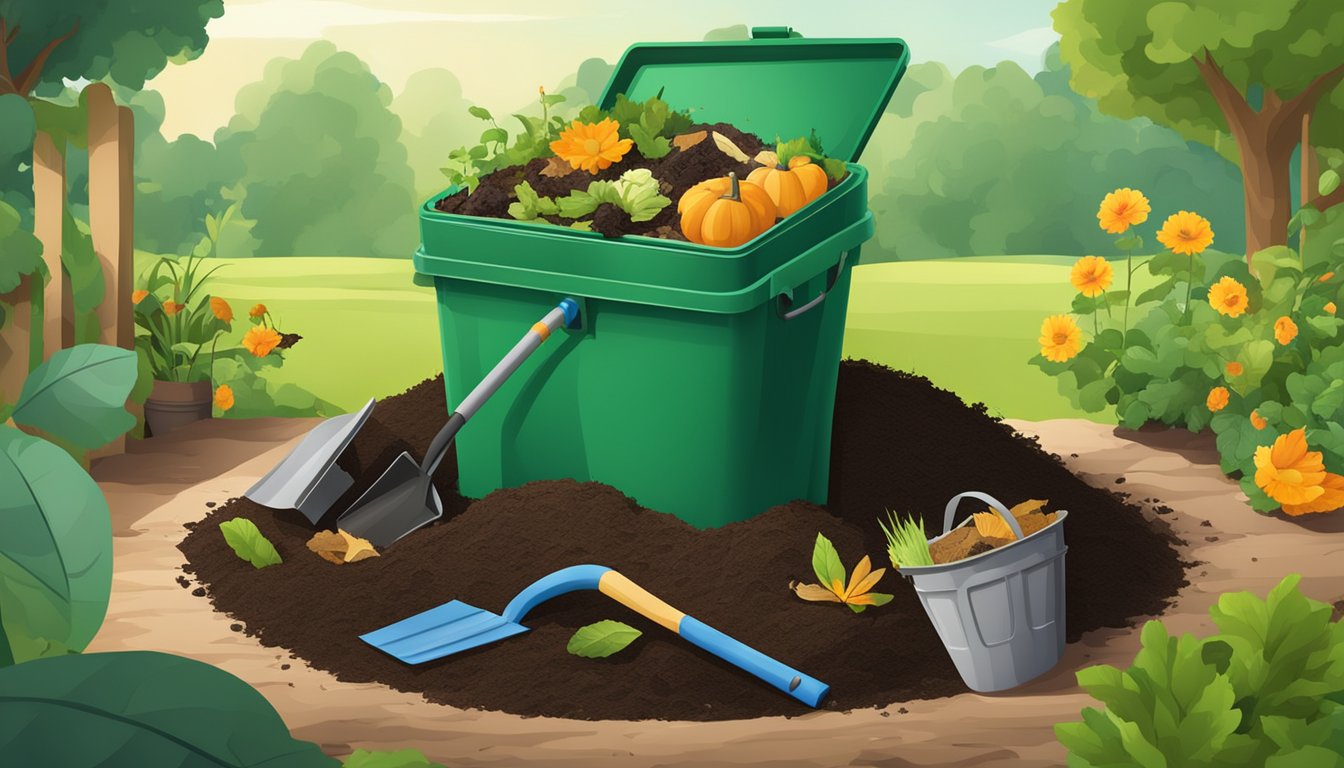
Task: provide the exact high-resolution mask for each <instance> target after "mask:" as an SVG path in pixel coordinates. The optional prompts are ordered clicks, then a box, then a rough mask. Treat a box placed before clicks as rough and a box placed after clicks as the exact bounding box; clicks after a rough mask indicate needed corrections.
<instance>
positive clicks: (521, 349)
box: [336, 298, 579, 547]
mask: <svg viewBox="0 0 1344 768" xmlns="http://www.w3.org/2000/svg"><path fill="white" fill-rule="evenodd" d="M578 316H579V304H578V302H577V301H575V300H574V299H568V298H567V299H565V300H563V301H561V302H560V304H559V306H557V307H556V308H555V309H552V310H551V311H550V312H548V313H546V316H545V317H543V318H542V319H541V320H540V321H539V322H537V323H534V324H533V325H532V328H531V329H529V330H528V332H527V333H526V334H525V335H524V336H523V338H522V339H520V340H519V341H518V343H517V344H515V345H514V346H513V349H511V350H509V352H508V354H506V355H505V356H504V358H503V359H502V360H500V361H499V362H498V363H496V364H495V367H494V368H493V369H491V371H490V373H488V374H486V376H485V378H484V379H483V380H481V383H480V384H477V385H476V388H475V389H473V390H471V392H470V393H469V394H468V395H467V397H466V399H465V400H463V401H462V403H461V404H460V405H458V406H457V409H456V410H454V411H453V412H452V414H450V415H449V416H448V422H447V423H446V424H444V425H443V428H442V429H440V430H439V432H438V434H436V435H435V436H434V440H433V441H432V442H430V444H429V449H428V450H426V451H425V458H424V460H423V461H421V462H416V460H415V459H414V458H412V457H411V454H409V453H407V452H405V451H403V452H402V453H401V455H400V456H398V457H397V458H396V459H395V460H393V462H392V464H391V465H390V466H388V468H387V469H386V470H384V472H383V474H382V476H381V477H379V478H378V480H377V481H375V482H374V484H373V485H371V486H369V489H368V490H367V491H365V492H364V493H363V495H361V496H360V497H359V499H357V500H356V501H355V503H354V504H353V505H351V506H350V508H349V509H347V510H346V511H344V512H342V513H341V516H340V517H339V518H338V519H337V521H336V527H337V528H338V529H341V530H344V531H346V532H348V533H351V534H353V535H355V536H359V537H362V538H365V539H368V540H369V541H370V542H371V543H372V544H373V545H374V546H375V547H386V546H388V545H389V544H392V543H393V542H395V541H397V540H398V539H400V538H401V537H403V536H405V535H406V534H408V533H411V532H412V531H415V530H417V529H419V528H423V527H424V526H426V525H429V524H430V523H432V522H434V521H435V520H438V519H439V518H440V517H443V500H442V499H440V498H439V492H438V490H437V489H435V488H434V484H433V483H432V482H431V481H430V478H431V477H432V476H433V474H434V470H435V469H438V466H439V462H441V461H443V457H444V455H445V454H447V452H448V446H450V445H452V443H453V439H454V438H455V437H457V433H458V430H460V429H462V426H463V425H464V424H466V423H467V421H468V420H470V419H471V417H472V416H473V415H475V413H476V411H478V410H479V409H480V407H481V406H482V405H484V404H485V401H486V400H488V399H490V396H491V395H493V394H494V393H495V392H496V391H497V390H498V389H499V388H500V386H502V385H503V384H504V382H505V381H506V380H507V379H508V378H509V376H510V375H511V374H512V373H513V372H514V371H516V370H518V366H520V365H522V363H523V361H524V360H526V359H527V358H528V356H529V355H531V354H532V353H533V352H535V351H536V349H537V347H540V346H541V344H542V342H544V341H546V339H547V338H549V337H550V335H551V332H552V331H554V330H555V329H557V328H559V327H560V326H561V325H568V326H573V325H574V324H575V322H576V321H577V319H578Z"/></svg>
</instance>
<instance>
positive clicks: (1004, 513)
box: [943, 491, 1024, 541]
mask: <svg viewBox="0 0 1344 768" xmlns="http://www.w3.org/2000/svg"><path fill="white" fill-rule="evenodd" d="M967 498H970V499H978V500H980V501H983V502H985V503H986V504H988V505H989V506H990V507H991V508H992V509H993V510H994V511H995V512H998V513H999V517H1002V518H1003V519H1004V522H1006V523H1008V527H1009V528H1011V529H1012V531H1013V535H1014V536H1016V537H1017V540H1018V541H1021V540H1022V539H1023V538H1024V537H1023V536H1022V526H1020V525H1018V524H1017V519H1016V518H1014V517H1013V513H1012V512H1009V511H1008V508H1007V507H1005V506H1004V505H1003V503H1002V502H1000V501H999V500H998V499H996V498H994V497H993V496H990V495H989V494H987V493H981V492H980V491H966V492H965V493H958V494H957V495H956V496H953V497H952V500H951V501H949V502H947V508H946V509H944V510H943V533H944V534H947V533H951V531H952V521H953V520H955V519H956V518H957V505H959V504H960V503H961V500H962V499H967Z"/></svg>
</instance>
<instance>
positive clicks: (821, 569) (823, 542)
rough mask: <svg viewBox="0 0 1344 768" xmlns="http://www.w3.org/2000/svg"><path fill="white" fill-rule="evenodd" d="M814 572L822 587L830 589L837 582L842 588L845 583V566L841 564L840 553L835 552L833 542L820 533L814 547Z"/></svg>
mask: <svg viewBox="0 0 1344 768" xmlns="http://www.w3.org/2000/svg"><path fill="white" fill-rule="evenodd" d="M812 572H813V573H815V574H817V580H818V581H819V582H820V583H821V586H823V587H826V588H828V589H829V588H831V586H832V585H833V584H835V583H836V582H837V581H838V582H840V584H841V585H842V587H843V585H844V583H845V566H844V565H843V564H842V563H841V562H840V553H838V552H836V551H835V545H834V544H832V543H831V540H830V539H828V538H826V537H825V536H823V535H821V534H820V533H818V534H817V541H816V543H814V544H813V545H812Z"/></svg>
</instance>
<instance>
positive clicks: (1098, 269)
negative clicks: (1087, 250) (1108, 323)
mask: <svg viewBox="0 0 1344 768" xmlns="http://www.w3.org/2000/svg"><path fill="white" fill-rule="evenodd" d="M1114 276H1115V270H1113V269H1111V265H1110V264H1109V263H1108V262H1107V261H1106V260H1105V259H1103V258H1101V257H1100V256H1084V257H1083V258H1081V259H1079V260H1078V261H1076V262H1074V265H1073V269H1072V270H1070V271H1069V282H1070V283H1073V287H1074V288H1077V289H1078V292H1079V293H1081V294H1083V295H1084V296H1086V297H1088V298H1089V299H1090V298H1092V297H1094V296H1100V295H1101V293H1102V292H1103V291H1105V290H1106V289H1107V288H1109V287H1110V286H1111V280H1112V278H1113V277H1114Z"/></svg>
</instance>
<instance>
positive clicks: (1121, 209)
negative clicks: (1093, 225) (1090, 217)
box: [1097, 187, 1153, 235]
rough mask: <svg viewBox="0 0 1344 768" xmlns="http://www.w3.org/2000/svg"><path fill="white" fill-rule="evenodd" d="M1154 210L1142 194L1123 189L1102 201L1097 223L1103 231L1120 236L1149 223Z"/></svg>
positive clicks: (1137, 191) (1134, 190) (1127, 188)
mask: <svg viewBox="0 0 1344 768" xmlns="http://www.w3.org/2000/svg"><path fill="white" fill-rule="evenodd" d="M1152 210H1153V208H1152V206H1150V205H1149V204H1148V198H1146V197H1144V196H1143V193H1142V192H1140V191H1139V190H1137V189H1130V188H1129V187H1123V188H1121V189H1117V190H1115V191H1114V192H1112V193H1110V194H1109V195H1107V196H1106V197H1105V198H1103V199H1102V201H1101V207H1100V208H1098V209H1097V221H1098V222H1099V223H1100V224H1101V228H1102V229H1104V230H1106V231H1107V232H1110V233H1111V234H1113V235H1118V234H1120V233H1121V232H1124V231H1125V230H1127V229H1129V228H1130V227H1132V226H1134V225H1135V224H1142V223H1143V222H1145V221H1147V220H1148V214H1149V213H1151V212H1152Z"/></svg>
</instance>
